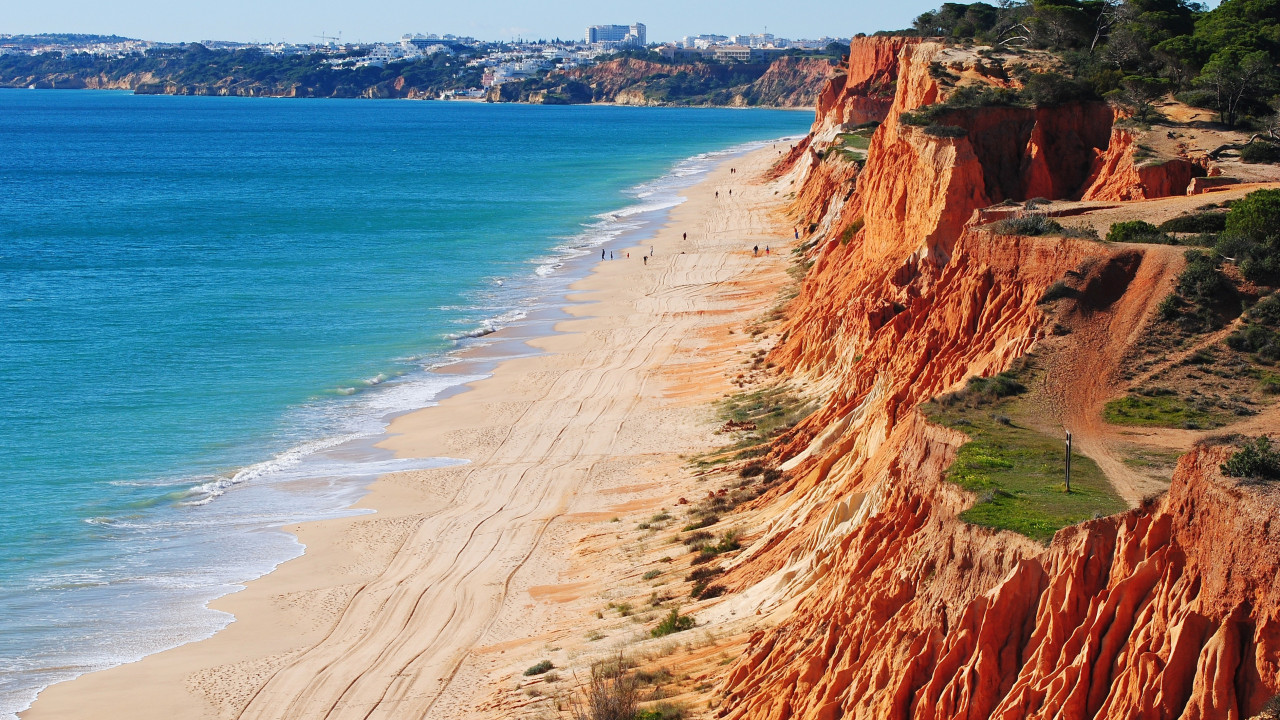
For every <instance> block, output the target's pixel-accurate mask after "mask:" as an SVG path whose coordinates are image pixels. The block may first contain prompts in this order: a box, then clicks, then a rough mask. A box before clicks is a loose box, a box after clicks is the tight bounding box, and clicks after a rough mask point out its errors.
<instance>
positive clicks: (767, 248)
mask: <svg viewBox="0 0 1280 720" xmlns="http://www.w3.org/2000/svg"><path fill="white" fill-rule="evenodd" d="M764 254H765V255H768V254H769V246H768V245H765V246H764Z"/></svg>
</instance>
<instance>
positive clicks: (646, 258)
mask: <svg viewBox="0 0 1280 720" xmlns="http://www.w3.org/2000/svg"><path fill="white" fill-rule="evenodd" d="M640 257H642V258H644V264H645V265H648V264H649V256H648V255H641V256H640Z"/></svg>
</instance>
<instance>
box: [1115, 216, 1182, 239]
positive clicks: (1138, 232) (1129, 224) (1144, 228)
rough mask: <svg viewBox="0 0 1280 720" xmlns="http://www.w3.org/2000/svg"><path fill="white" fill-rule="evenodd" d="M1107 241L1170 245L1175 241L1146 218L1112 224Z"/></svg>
mask: <svg viewBox="0 0 1280 720" xmlns="http://www.w3.org/2000/svg"><path fill="white" fill-rule="evenodd" d="M1107 242H1120V243H1160V244H1162V245H1168V244H1171V243H1172V242H1173V241H1172V239H1170V237H1169V236H1168V235H1165V234H1164V233H1162V232H1160V229H1159V228H1157V227H1156V226H1155V225H1152V224H1151V223H1149V222H1147V221H1145V220H1126V221H1124V222H1118V223H1115V224H1113V225H1112V226H1111V229H1110V230H1108V231H1107Z"/></svg>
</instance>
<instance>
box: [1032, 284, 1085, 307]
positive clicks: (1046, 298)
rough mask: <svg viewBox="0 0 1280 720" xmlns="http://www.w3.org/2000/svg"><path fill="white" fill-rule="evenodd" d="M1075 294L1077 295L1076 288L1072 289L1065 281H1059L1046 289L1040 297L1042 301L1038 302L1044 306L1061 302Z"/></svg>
mask: <svg viewBox="0 0 1280 720" xmlns="http://www.w3.org/2000/svg"><path fill="white" fill-rule="evenodd" d="M1075 293H1076V290H1075V288H1073V287H1071V286H1070V285H1068V284H1067V283H1065V282H1064V281H1062V280H1059V281H1057V282H1055V283H1054V284H1052V285H1050V286H1049V287H1047V288H1045V291H1044V294H1043V295H1041V296H1040V300H1039V301H1038V303H1039V304H1040V305H1043V304H1045V303H1051V302H1053V301H1054V300H1060V299H1062V298H1064V297H1070V296H1072V295H1074V294H1075Z"/></svg>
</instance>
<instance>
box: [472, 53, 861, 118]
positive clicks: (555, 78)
mask: <svg viewBox="0 0 1280 720" xmlns="http://www.w3.org/2000/svg"><path fill="white" fill-rule="evenodd" d="M838 57H839V55H838V54H823V55H794V56H784V57H781V58H777V59H775V60H773V61H772V62H758V63H745V62H713V61H698V62H673V61H669V60H664V59H663V58H662V57H661V56H659V55H657V54H656V53H628V54H625V55H623V56H621V57H616V58H613V59H611V60H608V61H606V62H602V63H599V64H597V65H592V66H589V67H583V68H573V69H569V70H552V71H550V72H546V73H542V74H540V75H539V76H538V77H534V78H530V79H527V80H521V81H516V82H511V83H506V84H504V85H501V86H499V87H496V88H494V89H493V90H491V91H490V93H489V99H490V100H491V101H494V102H532V103H543V104H581V103H593V102H597V103H599V102H608V103H620V104H626V105H703V106H737V107H751V106H763V107H809V106H812V105H813V104H814V102H815V100H816V98H817V95H818V92H819V91H820V90H821V89H822V86H823V85H824V84H825V83H826V81H827V80H828V79H829V78H830V77H831V76H832V75H834V74H835V73H836V71H837V62H838Z"/></svg>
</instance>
